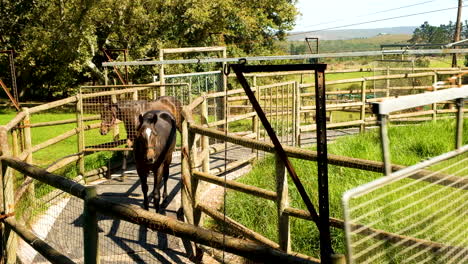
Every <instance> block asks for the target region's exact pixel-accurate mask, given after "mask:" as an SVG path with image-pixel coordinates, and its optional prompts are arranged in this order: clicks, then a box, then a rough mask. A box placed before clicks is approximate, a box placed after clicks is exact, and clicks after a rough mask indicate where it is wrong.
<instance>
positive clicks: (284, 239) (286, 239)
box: [275, 155, 291, 253]
mask: <svg viewBox="0 0 468 264" xmlns="http://www.w3.org/2000/svg"><path fill="white" fill-rule="evenodd" d="M275 164H276V193H277V200H276V206H277V210H278V243H279V245H280V248H281V249H282V250H283V251H284V252H286V253H288V252H290V251H291V234H290V229H289V216H288V214H286V213H285V212H284V209H285V208H287V207H288V206H289V199H288V180H287V177H286V167H285V166H284V163H283V162H282V161H281V158H280V157H279V156H278V155H276V156H275Z"/></svg>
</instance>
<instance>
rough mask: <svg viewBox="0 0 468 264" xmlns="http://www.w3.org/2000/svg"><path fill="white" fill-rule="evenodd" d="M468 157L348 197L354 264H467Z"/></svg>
mask: <svg viewBox="0 0 468 264" xmlns="http://www.w3.org/2000/svg"><path fill="white" fill-rule="evenodd" d="M466 164H468V152H466V148H465V150H464V152H463V153H462V154H459V155H457V156H455V157H453V158H450V159H447V160H444V161H442V162H438V163H435V164H434V163H433V164H432V165H428V166H427V167H425V168H423V169H421V170H416V171H412V172H409V173H394V174H392V175H390V176H386V177H385V178H381V179H378V180H376V181H374V182H371V183H369V184H366V185H363V186H361V187H358V188H356V189H353V190H351V191H349V192H348V193H347V194H345V198H344V199H343V201H344V210H345V225H346V231H347V232H346V235H347V243H348V254H349V259H350V261H351V263H466V262H468V217H467V211H466V208H468V199H467V198H468V191H467V190H468V167H467V166H466Z"/></svg>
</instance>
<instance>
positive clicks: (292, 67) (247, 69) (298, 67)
mask: <svg viewBox="0 0 468 264" xmlns="http://www.w3.org/2000/svg"><path fill="white" fill-rule="evenodd" d="M231 66H232V67H237V68H238V69H240V70H241V72H243V73H251V72H283V71H311V70H318V71H324V70H326V69H327V64H279V65H244V64H237V65H236V64H235V65H231Z"/></svg>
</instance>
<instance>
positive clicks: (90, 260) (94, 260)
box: [83, 186, 100, 264]
mask: <svg viewBox="0 0 468 264" xmlns="http://www.w3.org/2000/svg"><path fill="white" fill-rule="evenodd" d="M96 196H97V193H96V186H88V187H86V196H85V200H84V209H83V244H84V263H86V264H99V263H100V260H99V233H98V221H97V214H96V211H94V210H93V209H92V208H91V207H90V206H89V201H90V200H91V199H93V198H96Z"/></svg>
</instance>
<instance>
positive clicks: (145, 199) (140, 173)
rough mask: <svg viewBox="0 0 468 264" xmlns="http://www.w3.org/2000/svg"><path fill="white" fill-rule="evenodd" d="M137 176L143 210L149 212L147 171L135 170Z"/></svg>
mask: <svg viewBox="0 0 468 264" xmlns="http://www.w3.org/2000/svg"><path fill="white" fill-rule="evenodd" d="M137 172H138V176H139V177H140V182H141V190H142V192H143V208H145V210H149V201H148V183H147V179H148V172H149V171H148V170H142V169H137Z"/></svg>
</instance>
